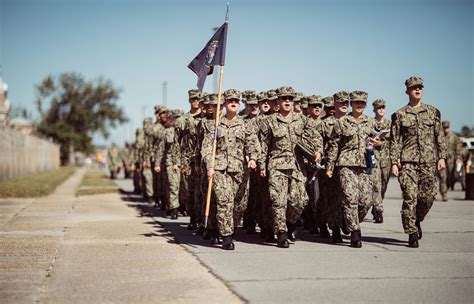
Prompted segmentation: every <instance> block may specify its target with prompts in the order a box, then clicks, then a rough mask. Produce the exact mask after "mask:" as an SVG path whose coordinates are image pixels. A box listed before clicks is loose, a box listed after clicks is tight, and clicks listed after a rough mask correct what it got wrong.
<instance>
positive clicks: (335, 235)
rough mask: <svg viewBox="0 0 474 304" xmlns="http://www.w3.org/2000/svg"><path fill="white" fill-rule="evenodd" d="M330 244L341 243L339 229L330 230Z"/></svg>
mask: <svg viewBox="0 0 474 304" xmlns="http://www.w3.org/2000/svg"><path fill="white" fill-rule="evenodd" d="M332 242H333V243H334V244H337V243H343V241H342V235H341V229H339V228H335V229H333V230H332Z"/></svg>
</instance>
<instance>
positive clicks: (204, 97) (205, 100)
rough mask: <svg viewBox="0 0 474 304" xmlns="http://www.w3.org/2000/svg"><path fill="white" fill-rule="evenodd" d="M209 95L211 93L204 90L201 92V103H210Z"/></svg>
mask: <svg viewBox="0 0 474 304" xmlns="http://www.w3.org/2000/svg"><path fill="white" fill-rule="evenodd" d="M208 95H209V93H207V92H202V94H201V103H202V104H203V105H208V104H209V99H208Z"/></svg>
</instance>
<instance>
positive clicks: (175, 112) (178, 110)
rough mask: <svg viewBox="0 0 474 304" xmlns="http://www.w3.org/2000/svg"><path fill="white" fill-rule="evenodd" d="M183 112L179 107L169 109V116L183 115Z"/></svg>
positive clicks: (177, 116)
mask: <svg viewBox="0 0 474 304" xmlns="http://www.w3.org/2000/svg"><path fill="white" fill-rule="evenodd" d="M183 114H184V112H183V110H180V109H176V110H172V111H170V116H171V117H173V118H179V117H181V116H183Z"/></svg>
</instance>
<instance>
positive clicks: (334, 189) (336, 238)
mask: <svg viewBox="0 0 474 304" xmlns="http://www.w3.org/2000/svg"><path fill="white" fill-rule="evenodd" d="M324 101H325V112H326V113H327V114H328V115H327V116H325V117H324V118H323V121H322V122H321V123H320V124H319V125H318V126H317V130H318V132H319V133H320V134H321V136H322V138H323V145H324V152H323V161H322V164H323V165H324V166H326V168H327V164H328V151H329V141H330V139H331V135H332V133H333V129H334V125H335V124H336V123H337V121H338V120H339V119H341V118H342V117H344V116H346V114H347V111H348V109H349V93H348V92H346V91H340V92H337V93H335V94H334V95H333V96H328V97H325V98H324ZM331 113H333V115H331ZM339 169H340V168H339V166H337V164H335V167H334V169H333V176H332V177H331V178H330V177H328V176H327V175H326V176H325V177H323V178H322V179H321V183H322V186H321V188H322V192H321V195H322V197H321V198H320V200H322V202H321V207H323V206H326V212H324V211H321V212H322V213H325V214H326V219H327V222H328V226H329V228H330V229H331V230H332V242H333V243H334V244H336V243H342V235H341V229H343V231H344V233H345V234H348V233H349V231H347V228H346V227H345V225H343V223H344V221H343V220H342V201H341V199H342V197H341V186H340V180H339ZM319 235H320V236H321V237H323V238H327V237H329V235H328V233H327V232H326V231H325V230H324V225H321V226H320V227H319Z"/></svg>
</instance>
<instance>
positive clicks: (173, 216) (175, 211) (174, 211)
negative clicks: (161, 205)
mask: <svg viewBox="0 0 474 304" xmlns="http://www.w3.org/2000/svg"><path fill="white" fill-rule="evenodd" d="M171 219H172V220H177V219H178V209H177V208H175V209H172V210H171Z"/></svg>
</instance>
